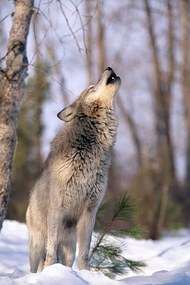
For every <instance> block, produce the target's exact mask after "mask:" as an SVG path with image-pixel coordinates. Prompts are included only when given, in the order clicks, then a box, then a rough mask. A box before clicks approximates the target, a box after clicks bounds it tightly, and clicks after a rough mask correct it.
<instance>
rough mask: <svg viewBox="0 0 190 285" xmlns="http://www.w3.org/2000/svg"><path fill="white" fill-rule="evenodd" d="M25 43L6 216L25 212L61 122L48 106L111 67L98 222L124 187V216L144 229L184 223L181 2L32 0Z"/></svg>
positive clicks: (0, 8) (8, 9)
mask: <svg viewBox="0 0 190 285" xmlns="http://www.w3.org/2000/svg"><path fill="white" fill-rule="evenodd" d="M13 11H14V5H13V1H0V38H1V49H0V58H2V59H3V58H4V56H5V53H6V43H7V38H8V33H9V29H10V25H11V17H12V12H13ZM27 50H28V58H29V70H28V75H29V76H28V78H27V91H26V94H25V98H24V102H23V104H22V109H21V112H20V120H19V128H18V142H17V147H16V154H15V157H14V169H13V181H12V198H11V202H10V205H9V209H8V217H7V218H10V219H17V220H19V221H24V220H25V211H26V207H27V204H28V197H29V192H30V191H31V189H32V186H33V184H34V182H35V180H36V178H37V177H38V176H39V174H40V173H41V171H42V167H43V162H44V160H45V158H46V155H47V153H48V149H49V145H50V142H51V140H52V138H53V137H54V135H55V133H56V132H57V130H58V129H59V128H60V127H61V126H62V123H61V122H59V121H58V119H57V117H56V114H57V113H58V112H59V111H60V110H61V108H62V107H63V106H66V105H68V104H70V103H71V102H72V101H73V100H74V99H75V98H76V96H78V95H79V94H80V93H81V92H82V90H83V89H84V88H86V87H87V86H88V85H89V84H93V83H95V82H96V81H97V80H98V78H99V76H100V74H101V73H102V71H103V70H104V69H105V68H106V67H107V66H111V67H112V68H113V69H114V70H115V71H116V73H117V74H118V75H119V76H120V77H121V79H122V86H121V89H120V91H119V94H118V96H117V98H116V109H117V115H118V119H119V123H120V125H119V130H118V135H117V143H116V145H115V148H114V151H113V160H112V165H111V168H110V173H109V183H108V193H107V196H106V197H105V201H106V202H108V204H109V205H110V206H109V207H108V210H107V211H106V212H105V215H104V218H105V221H108V220H109V217H110V212H111V209H112V205H113V204H114V203H115V201H116V200H117V198H118V197H119V196H120V194H121V193H124V192H126V191H127V192H128V193H129V194H130V196H131V197H132V198H133V200H134V201H135V204H136V205H137V209H138V211H137V213H136V215H135V217H134V221H133V223H135V224H139V225H141V226H142V227H143V230H144V235H145V236H146V237H148V238H153V239H156V238H159V236H160V234H161V231H162V230H163V229H164V228H168V229H171V228H176V227H184V226H185V227H188V226H189V225H190V224H189V221H190V1H189V0H180V1H178V0H118V1H110V0H97V1H95V0H78V1H77V0H65V1H63V0H57V1H55V0H49V1H45V0H38V1H35V9H34V14H33V19H32V24H31V28H30V34H29V39H28V47H27ZM119 226H120V225H115V227H116V228H117V227H119ZM122 226H123V225H122Z"/></svg>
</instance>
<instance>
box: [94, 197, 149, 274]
mask: <svg viewBox="0 0 190 285" xmlns="http://www.w3.org/2000/svg"><path fill="white" fill-rule="evenodd" d="M105 208H106V207H102V208H101V210H100V214H101V213H104V211H105ZM135 212H136V206H135V204H134V203H133V201H132V200H131V198H130V197H129V195H128V194H123V195H122V196H121V197H120V199H119V200H118V202H117V203H116V204H115V206H114V209H113V215H112V218H111V220H110V222H109V223H108V224H107V225H106V226H104V225H103V222H102V220H101V217H100V216H98V221H99V223H100V234H99V235H98V236H97V239H96V242H95V245H94V247H93V249H92V251H91V254H90V266H91V267H92V268H94V269H95V270H101V271H102V272H103V273H104V274H106V275H108V276H110V277H112V276H113V275H115V274H123V273H125V272H126V270H133V271H138V270H140V268H141V267H142V266H145V264H144V263H143V262H141V261H134V260H130V259H126V258H125V257H123V256H122V250H121V247H119V246H116V245H113V244H109V243H107V242H106V236H107V235H108V234H109V235H114V236H122V237H123V236H124V235H128V236H132V237H136V236H139V232H140V231H139V227H138V226H131V227H128V228H127V229H122V230H120V231H114V230H112V225H113V223H114V222H115V221H127V222H129V221H130V220H131V218H132V217H133V215H134V213H135Z"/></svg>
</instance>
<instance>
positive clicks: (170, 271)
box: [0, 221, 190, 285]
mask: <svg viewBox="0 0 190 285" xmlns="http://www.w3.org/2000/svg"><path fill="white" fill-rule="evenodd" d="M110 239H113V237H110ZM111 242H118V239H115V241H113V240H111ZM119 242H122V244H123V243H124V241H123V240H120V241H119ZM125 244H126V248H125V249H124V250H123V255H124V256H125V257H127V258H129V259H135V260H141V261H144V262H145V263H146V264H147V266H146V267H145V268H143V271H142V272H140V273H139V274H137V273H134V272H129V273H128V274H126V275H124V276H117V280H111V279H109V278H108V277H106V276H105V275H104V274H103V273H101V272H90V271H87V270H82V271H78V270H76V269H75V267H74V269H71V268H68V267H65V266H63V265H61V264H54V265H52V266H49V267H47V268H45V269H44V270H43V272H41V273H37V274H32V273H29V264H28V235H27V229H26V225H25V224H20V223H18V222H16V221H5V223H4V226H3V230H2V232H1V234H0V284H1V285H13V284H14V285H23V284H40V285H60V284H61V285H86V284H90V285H95V284H98V285H104V284H108V285H109V284H110V285H123V284H128V285H149V284H172V285H190V231H188V230H181V231H179V232H176V233H173V234H170V233H167V234H165V236H163V238H162V239H161V240H160V241H155V242H154V241H151V240H134V239H132V238H126V239H125Z"/></svg>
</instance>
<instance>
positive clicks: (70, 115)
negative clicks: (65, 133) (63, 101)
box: [57, 104, 76, 122]
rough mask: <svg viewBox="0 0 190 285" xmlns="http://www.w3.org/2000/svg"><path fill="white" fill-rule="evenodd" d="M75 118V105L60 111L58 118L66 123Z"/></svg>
mask: <svg viewBox="0 0 190 285" xmlns="http://www.w3.org/2000/svg"><path fill="white" fill-rule="evenodd" d="M75 116H76V106H74V105H73V104H72V105H70V106H68V107H66V108H64V109H63V110H62V111H60V112H59V113H58V114H57V117H58V118H59V119H60V120H62V121H65V122H69V121H72V120H73V119H74V117H75Z"/></svg>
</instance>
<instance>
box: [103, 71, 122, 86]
mask: <svg viewBox="0 0 190 285" xmlns="http://www.w3.org/2000/svg"><path fill="white" fill-rule="evenodd" d="M106 70H109V71H110V72H111V74H110V76H109V77H108V79H107V82H106V84H107V85H108V84H113V83H115V82H116V81H117V80H118V79H119V77H118V76H117V75H116V74H115V72H114V71H113V69H112V68H111V67H108V68H106Z"/></svg>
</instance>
